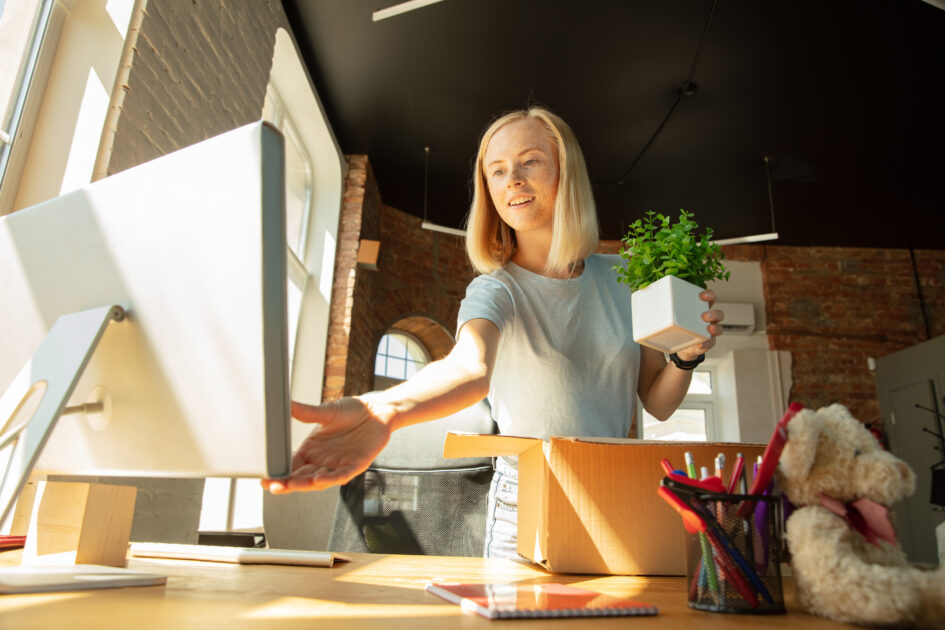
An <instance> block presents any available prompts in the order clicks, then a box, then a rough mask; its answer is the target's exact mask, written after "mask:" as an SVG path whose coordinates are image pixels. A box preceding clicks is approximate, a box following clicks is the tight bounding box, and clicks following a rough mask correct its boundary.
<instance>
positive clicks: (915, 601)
mask: <svg viewBox="0 0 945 630" xmlns="http://www.w3.org/2000/svg"><path fill="white" fill-rule="evenodd" d="M786 432H787V442H786V443H785V445H784V450H783V451H782V452H781V456H780V459H779V462H778V469H777V481H778V487H779V488H780V490H781V491H782V492H783V493H784V495H785V496H786V497H787V499H788V500H789V501H790V502H791V503H792V504H793V505H794V506H795V507H794V510H793V511H792V512H791V514H790V516H789V517H788V519H787V523H786V527H785V529H786V534H785V536H786V540H787V546H788V551H789V552H790V557H791V561H790V562H791V569H792V573H793V575H794V579H795V583H796V587H797V594H798V599H799V601H800V603H801V605H802V606H804V607H805V608H807V609H808V610H809V611H810V612H812V613H814V614H818V615H821V616H824V617H828V618H830V619H833V620H835V621H843V622H848V623H855V624H861V625H872V626H895V627H915V628H945V566H940V567H938V568H936V569H925V568H920V567H918V566H915V565H912V564H910V563H909V562H908V561H907V559H906V556H905V554H904V553H903V551H902V548H901V547H900V546H899V544H898V542H897V541H896V535H895V531H894V529H893V527H892V525H891V524H890V522H889V519H888V516H887V508H888V507H889V506H891V505H892V504H893V503H895V502H896V501H898V500H900V499H903V498H904V497H907V496H909V495H910V494H912V492H913V491H914V489H915V474H914V473H913V471H912V470H911V469H910V468H909V466H908V464H906V463H905V462H904V461H902V460H901V459H899V458H897V457H896V456H894V455H893V454H892V453H890V452H888V451H886V450H883V448H882V447H881V446H880V444H879V442H878V441H877V440H876V438H875V437H874V436H873V434H872V433H870V432H869V430H867V428H866V427H865V426H864V425H863V423H861V422H860V421H858V420H857V419H856V418H854V417H853V416H852V415H850V412H849V411H848V410H847V408H846V407H844V406H843V405H839V404H834V405H831V406H829V407H824V408H821V409H819V410H817V411H814V410H811V409H803V410H801V411H800V412H799V413H797V414H796V415H795V416H794V417H793V418H791V419H790V421H789V422H788V423H787V425H786Z"/></svg>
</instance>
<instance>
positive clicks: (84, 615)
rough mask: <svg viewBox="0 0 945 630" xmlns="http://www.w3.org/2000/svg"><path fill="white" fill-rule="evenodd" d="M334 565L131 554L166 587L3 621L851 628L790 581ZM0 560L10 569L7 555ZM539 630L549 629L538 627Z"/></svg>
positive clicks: (6, 611) (358, 558)
mask: <svg viewBox="0 0 945 630" xmlns="http://www.w3.org/2000/svg"><path fill="white" fill-rule="evenodd" d="M348 555H350V556H351V558H352V561H351V562H347V563H339V564H337V565H336V566H335V567H334V568H331V569H319V568H305V567H285V566H279V567H277V566H236V565H228V564H220V563H212V562H192V561H178V560H145V559H138V558H134V559H131V560H130V561H129V566H130V567H132V568H137V569H143V570H149V571H153V572H160V573H164V574H166V575H167V576H168V579H167V584H166V585H165V586H147V587H134V588H123V589H110V590H99V591H82V592H74V593H50V594H34V595H3V596H0V628H2V629H6V628H16V629H17V630H30V629H33V628H43V629H44V630H45V629H49V628H56V629H59V628H62V629H65V630H85V629H95V630H109V629H111V628H116V629H117V628H121V629H127V630H145V629H150V628H170V629H174V630H186V629H191V628H192V629H194V630H211V629H214V628H226V629H227V630H240V629H242V628H266V629H267V630H280V629H285V628H305V629H311V628H345V629H347V630H360V629H362V628H364V629H367V628H371V629H378V628H380V629H387V628H405V629H409V630H421V629H426V628H449V629H455V628H493V629H494V628H496V627H498V626H503V627H505V626H506V625H508V627H514V628H516V629H518V630H522V629H523V628H525V627H536V625H537V624H550V626H551V627H552V628H597V629H602V628H616V627H622V628H623V627H628V628H634V629H635V630H637V629H639V630H645V629H646V628H663V629H666V628H680V629H681V628H686V629H687V630H691V629H693V628H696V627H698V629H699V630H712V629H715V628H719V629H721V628H765V629H775V628H797V627H803V628H812V629H816V628H832V629H837V628H849V627H850V626H846V625H843V624H836V623H833V622H830V621H827V620H825V619H821V618H818V617H813V616H810V615H807V614H806V613H803V612H800V611H799V610H798V608H797V605H796V604H795V603H794V601H793V592H792V589H791V587H790V581H788V585H787V588H786V589H785V591H786V593H785V594H786V596H787V598H788V599H787V604H788V606H787V607H788V614H786V615H761V616H755V615H728V614H718V613H706V612H700V611H695V610H692V609H690V608H689V607H688V606H687V605H686V595H685V580H684V579H683V578H665V577H664V578H641V577H618V576H608V577H601V576H575V575H553V574H549V573H547V572H546V571H544V570H542V569H540V568H538V567H535V566H533V565H528V564H522V563H518V562H514V561H510V560H485V559H482V558H445V557H436V556H395V555H372V554H348ZM2 556H7V554H0V563H2V564H11V563H12V562H11V560H12V557H7V558H3V557H2ZM434 579H444V580H463V581H517V580H539V581H561V582H569V583H576V584H579V585H581V586H583V587H585V588H589V589H592V590H597V591H600V592H605V593H610V594H614V595H626V596H632V597H634V598H636V599H639V600H641V601H644V602H647V603H650V604H654V605H656V606H658V607H659V608H660V614H659V615H658V616H655V617H636V618H627V617H615V618H597V619H593V618H586V619H556V620H508V621H489V620H487V619H484V618H481V617H478V616H476V615H472V614H469V613H463V612H462V611H461V610H460V608H459V606H456V605H454V604H450V603H448V602H445V601H444V600H441V599H439V598H438V597H435V596H433V595H430V594H429V593H427V592H425V591H424V590H423V588H424V585H425V584H426V582H428V581H431V580H434ZM543 627H544V626H543Z"/></svg>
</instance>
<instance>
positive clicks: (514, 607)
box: [427, 583, 659, 619]
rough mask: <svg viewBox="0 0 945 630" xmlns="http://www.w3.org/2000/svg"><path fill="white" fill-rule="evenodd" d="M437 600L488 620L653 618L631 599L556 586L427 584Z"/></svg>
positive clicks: (650, 609)
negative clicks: (638, 616) (645, 616)
mask: <svg viewBox="0 0 945 630" xmlns="http://www.w3.org/2000/svg"><path fill="white" fill-rule="evenodd" d="M427 590H428V591H429V592H430V593H433V594H434V595H437V596H438V597H442V598H443V599H445V600H447V601H450V602H453V603H454V604H459V605H460V606H461V607H462V609H463V610H465V611H468V612H473V613H476V614H478V615H482V616H483V617H487V618H489V619H514V618H541V617H548V618H551V617H617V616H635V615H656V614H658V613H659V609H658V608H656V607H655V606H650V605H649V604H644V603H641V602H638V601H634V600H631V599H626V598H622V597H614V596H611V595H605V594H603V593H596V592H594V591H589V590H587V589H583V588H578V587H576V586H570V585H568V584H558V583H545V584H534V583H508V584H503V583H489V584H451V583H433V584H427Z"/></svg>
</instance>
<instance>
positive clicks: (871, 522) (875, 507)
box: [820, 494, 896, 547]
mask: <svg viewBox="0 0 945 630" xmlns="http://www.w3.org/2000/svg"><path fill="white" fill-rule="evenodd" d="M820 504H821V505H822V506H824V507H825V508H827V509H828V510H830V511H831V512H833V513H834V514H836V515H837V516H839V517H841V518H843V519H844V520H845V521H846V522H847V523H849V524H850V527H852V528H853V529H855V530H856V531H858V532H859V533H860V535H861V536H863V538H865V539H866V540H867V541H869V542H870V543H872V544H874V545H876V546H877V547H879V541H880V540H885V541H886V542H888V543H889V544H890V545H895V544H896V532H895V530H893V526H892V523H890V522H889V514H888V511H887V508H886V506H885V505H880V504H879V503H877V502H876V501H870V500H869V499H857V500H856V501H852V502H850V503H843V502H842V501H838V500H837V499H834V498H831V497H828V496H827V495H825V494H821V495H820Z"/></svg>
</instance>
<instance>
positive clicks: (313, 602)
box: [239, 597, 460, 619]
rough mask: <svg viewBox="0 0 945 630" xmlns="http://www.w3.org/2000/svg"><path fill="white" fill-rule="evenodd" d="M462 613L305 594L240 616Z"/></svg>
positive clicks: (385, 616)
mask: <svg viewBox="0 0 945 630" xmlns="http://www.w3.org/2000/svg"><path fill="white" fill-rule="evenodd" d="M459 612H460V609H459V608H458V607H456V606H445V605H441V604H436V605H430V606H422V605H419V606H418V605H411V604H362V603H358V604H346V603H344V602H336V601H331V600H327V599H309V598H304V597H281V598H279V599H277V600H274V601H272V602H269V603H267V604H263V605H261V606H257V607H256V608H254V609H252V610H249V611H247V612H244V613H242V614H240V615H239V617H240V618H241V619H293V618H298V619H302V618H305V619H312V618H317V619H329V618H333V617H334V618H339V619H354V618H375V619H391V618H394V617H410V618H414V619H416V618H419V617H447V616H455V615H456V614H458V613H459Z"/></svg>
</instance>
